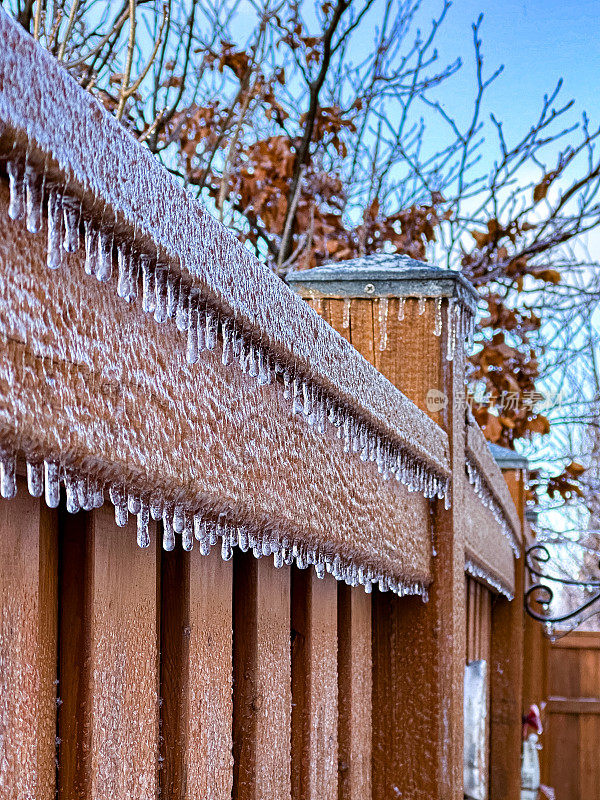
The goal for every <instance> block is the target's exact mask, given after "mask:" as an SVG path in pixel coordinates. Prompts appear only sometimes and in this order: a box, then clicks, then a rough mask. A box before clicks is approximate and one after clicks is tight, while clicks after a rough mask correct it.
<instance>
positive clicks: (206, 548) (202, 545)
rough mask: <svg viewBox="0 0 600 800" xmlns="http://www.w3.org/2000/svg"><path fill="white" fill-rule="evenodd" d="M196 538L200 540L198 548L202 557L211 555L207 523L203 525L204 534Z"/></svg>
mask: <svg viewBox="0 0 600 800" xmlns="http://www.w3.org/2000/svg"><path fill="white" fill-rule="evenodd" d="M194 525H195V521H194ZM196 538H197V539H198V542H199V545H198V547H199V549H200V555H203V556H207V555H208V554H209V553H210V536H209V533H208V529H207V526H206V523H203V524H202V532H201V534H200V537H198V536H196Z"/></svg>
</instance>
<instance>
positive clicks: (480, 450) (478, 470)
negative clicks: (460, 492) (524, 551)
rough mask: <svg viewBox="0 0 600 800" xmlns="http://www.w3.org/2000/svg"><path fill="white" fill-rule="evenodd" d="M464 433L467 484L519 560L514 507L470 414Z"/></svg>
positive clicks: (518, 531)
mask: <svg viewBox="0 0 600 800" xmlns="http://www.w3.org/2000/svg"><path fill="white" fill-rule="evenodd" d="M466 433H467V441H466V458H465V469H466V472H467V476H468V478H469V482H470V483H471V485H472V486H473V487H474V489H475V491H476V493H477V495H478V497H479V499H480V500H481V501H482V503H483V504H484V505H485V506H486V507H487V508H489V509H490V511H491V512H492V514H493V515H494V518H495V519H496V521H497V522H498V524H499V525H500V526H501V528H502V531H503V533H504V535H505V536H506V538H507V539H508V540H509V542H510V545H511V548H512V550H513V552H514V554H515V556H516V558H519V556H520V553H521V547H520V537H521V525H520V521H519V518H518V515H517V511H516V509H515V505H514V503H513V500H512V497H511V495H510V492H509V489H508V486H507V485H506V481H505V480H504V477H503V475H502V473H501V471H500V469H499V467H498V465H497V463H496V462H495V461H494V458H493V457H492V454H491V453H490V449H489V447H488V443H487V442H486V439H485V437H484V435H483V433H482V431H481V429H480V427H479V425H478V424H477V422H476V421H475V419H474V418H473V416H472V414H471V413H470V412H469V414H468V424H467V426H466Z"/></svg>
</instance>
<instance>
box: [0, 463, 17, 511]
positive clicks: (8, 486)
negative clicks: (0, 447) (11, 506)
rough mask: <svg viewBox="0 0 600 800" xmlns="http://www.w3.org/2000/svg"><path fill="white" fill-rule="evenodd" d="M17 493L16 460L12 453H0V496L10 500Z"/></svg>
mask: <svg viewBox="0 0 600 800" xmlns="http://www.w3.org/2000/svg"><path fill="white" fill-rule="evenodd" d="M16 493H17V458H16V456H15V455H14V453H6V452H0V495H1V496H2V497H4V498H6V499H7V500H10V499H11V498H12V497H14V496H15V495H16Z"/></svg>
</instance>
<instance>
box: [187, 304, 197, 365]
mask: <svg viewBox="0 0 600 800" xmlns="http://www.w3.org/2000/svg"><path fill="white" fill-rule="evenodd" d="M188 322H189V324H188V329H187V349H186V358H187V362H188V364H195V363H196V361H198V293H197V292H196V291H194V290H193V291H192V292H191V293H190V299H189V319H188Z"/></svg>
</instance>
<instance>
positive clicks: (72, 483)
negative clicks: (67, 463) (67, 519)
mask: <svg viewBox="0 0 600 800" xmlns="http://www.w3.org/2000/svg"><path fill="white" fill-rule="evenodd" d="M65 495H66V501H67V502H66V505H67V511H68V512H69V514H77V512H78V511H80V510H81V506H80V504H79V491H78V486H77V479H76V478H75V476H74V475H73V473H72V472H71V471H70V470H68V471H67V472H65Z"/></svg>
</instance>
